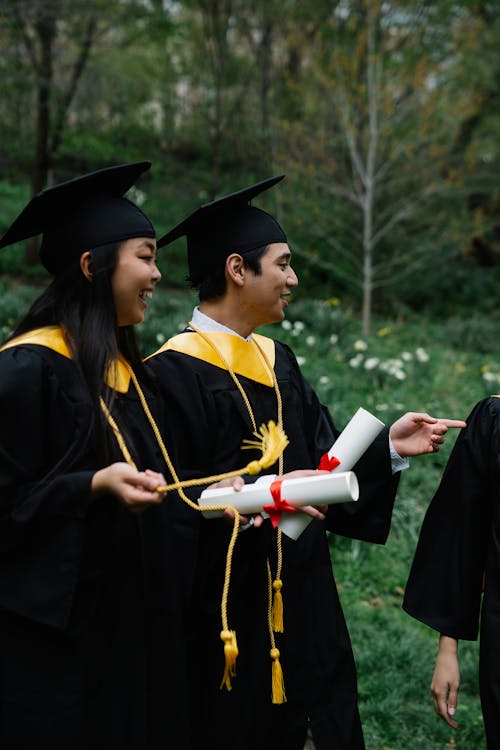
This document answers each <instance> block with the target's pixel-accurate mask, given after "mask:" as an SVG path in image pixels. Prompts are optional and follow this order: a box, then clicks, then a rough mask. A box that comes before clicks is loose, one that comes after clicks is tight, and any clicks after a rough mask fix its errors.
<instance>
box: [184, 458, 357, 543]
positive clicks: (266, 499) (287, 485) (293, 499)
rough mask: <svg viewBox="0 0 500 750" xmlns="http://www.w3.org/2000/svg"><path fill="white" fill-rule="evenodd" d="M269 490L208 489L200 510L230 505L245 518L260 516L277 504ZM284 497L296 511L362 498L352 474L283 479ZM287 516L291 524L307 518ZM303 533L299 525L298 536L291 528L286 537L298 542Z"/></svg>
mask: <svg viewBox="0 0 500 750" xmlns="http://www.w3.org/2000/svg"><path fill="white" fill-rule="evenodd" d="M270 486H271V485H270V484H265V483H260V482H256V483H254V484H246V485H245V486H244V487H243V488H242V489H241V490H240V491H239V492H235V491H234V490H233V488H232V487H223V488H221V489H211V490H210V489H206V490H203V492H202V493H201V496H200V497H199V499H198V504H199V506H200V507H201V508H203V507H206V506H207V505H231V506H233V507H235V508H236V509H237V510H238V512H239V513H241V514H242V515H249V514H252V513H260V512H262V509H263V506H264V505H270V504H272V503H273V502H274V501H273V497H272V495H271V489H270ZM281 497H282V498H283V499H284V500H287V502H288V503H289V504H290V505H293V506H294V507H295V508H300V506H301V505H323V504H328V505H331V504H332V503H345V502H353V501H356V500H357V499H358V497H359V486H358V480H357V478H356V475H355V474H354V472H352V471H345V472H339V473H337V474H333V472H331V473H329V474H318V475H316V476H311V477H297V478H296V479H284V480H283V481H282V483H281ZM202 513H203V515H204V516H205V517H206V518H210V517H215V516H221V515H222V513H223V511H222V510H207V511H202ZM285 515H286V516H288V519H289V520H290V521H293V520H294V519H295V517H298V518H299V519H302V518H303V517H304V514H303V513H300V514H298V513H287V512H286V511H284V513H283V516H285ZM283 516H282V520H283ZM306 518H308V516H306ZM302 530H303V529H302V527H301V526H300V525H299V531H298V533H297V535H296V536H295V533H294V527H293V526H290V527H289V528H288V527H287V530H286V531H285V534H287V536H291V538H292V539H297V538H298V536H299V534H300V533H301V532H302Z"/></svg>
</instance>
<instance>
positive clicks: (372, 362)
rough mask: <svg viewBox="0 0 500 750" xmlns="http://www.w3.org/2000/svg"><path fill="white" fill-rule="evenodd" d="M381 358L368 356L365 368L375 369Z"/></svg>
mask: <svg viewBox="0 0 500 750" xmlns="http://www.w3.org/2000/svg"><path fill="white" fill-rule="evenodd" d="M379 362H380V360H379V359H378V357H368V359H367V360H366V362H365V370H374V369H375V367H377V365H378V363H379Z"/></svg>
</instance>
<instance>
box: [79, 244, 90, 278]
mask: <svg viewBox="0 0 500 750" xmlns="http://www.w3.org/2000/svg"><path fill="white" fill-rule="evenodd" d="M80 268H81V269H82V273H83V275H84V276H85V278H86V279H87V281H92V255H91V254H90V252H89V251H88V250H86V251H85V252H84V253H82V254H81V255H80Z"/></svg>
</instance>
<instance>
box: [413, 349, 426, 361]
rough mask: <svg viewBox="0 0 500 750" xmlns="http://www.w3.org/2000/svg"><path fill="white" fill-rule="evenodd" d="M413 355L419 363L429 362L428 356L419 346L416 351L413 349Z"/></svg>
mask: <svg viewBox="0 0 500 750" xmlns="http://www.w3.org/2000/svg"><path fill="white" fill-rule="evenodd" d="M415 354H416V357H417V359H418V361H419V362H428V361H429V355H428V354H427V352H426V351H425V349H422V347H421V346H419V347H418V349H415Z"/></svg>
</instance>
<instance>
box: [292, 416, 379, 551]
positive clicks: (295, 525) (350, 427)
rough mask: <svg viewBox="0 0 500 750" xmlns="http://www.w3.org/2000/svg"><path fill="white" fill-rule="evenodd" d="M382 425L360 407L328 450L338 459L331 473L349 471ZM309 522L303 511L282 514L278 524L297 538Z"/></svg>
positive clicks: (309, 518)
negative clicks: (290, 514) (288, 514)
mask: <svg viewBox="0 0 500 750" xmlns="http://www.w3.org/2000/svg"><path fill="white" fill-rule="evenodd" d="M384 427H385V425H384V423H383V422H381V421H380V419H378V418H377V417H375V416H374V415H373V414H370V412H369V411H366V409H363V408H362V407H360V408H359V409H358V410H357V412H356V413H355V414H354V416H353V417H351V419H350V421H349V422H348V423H347V424H346V426H345V427H344V429H343V431H342V432H341V433H340V435H339V436H338V438H337V439H336V441H335V442H334V444H333V445H332V447H331V448H330V450H329V451H328V458H333V456H335V458H338V460H339V461H340V464H339V465H338V466H336V467H335V469H333V470H332V472H331V473H332V474H335V473H339V472H347V471H350V470H351V469H352V467H353V466H354V465H355V464H356V463H357V462H358V461H359V459H360V458H361V456H362V455H363V453H365V451H366V450H367V449H368V448H369V447H370V445H371V444H372V443H373V441H374V440H375V438H376V437H377V435H378V434H379V433H380V432H381V431H382V430H383V428H384ZM283 497H286V496H285V495H283ZM310 504H311V503H309V505H310ZM310 522H311V517H310V516H307V515H305V514H304V513H301V514H300V515H299V514H294V515H293V516H287V515H285V514H283V516H282V518H281V521H280V522H279V524H278V525H279V527H280V529H281V531H283V533H284V534H286V535H287V536H290V537H291V538H292V539H298V538H299V536H300V535H301V534H302V532H303V531H304V529H305V528H306V527H307V526H308V525H309V523H310Z"/></svg>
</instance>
